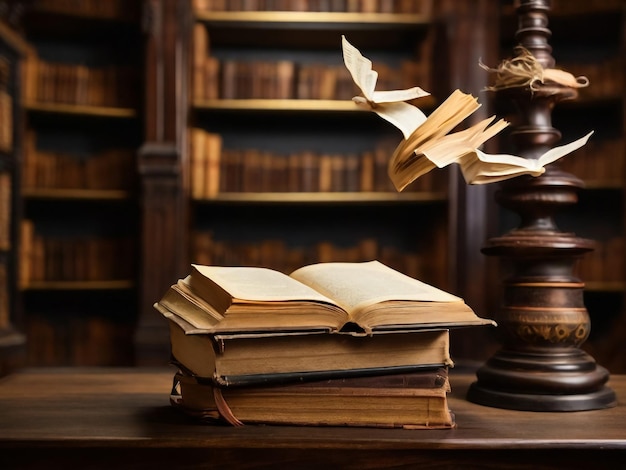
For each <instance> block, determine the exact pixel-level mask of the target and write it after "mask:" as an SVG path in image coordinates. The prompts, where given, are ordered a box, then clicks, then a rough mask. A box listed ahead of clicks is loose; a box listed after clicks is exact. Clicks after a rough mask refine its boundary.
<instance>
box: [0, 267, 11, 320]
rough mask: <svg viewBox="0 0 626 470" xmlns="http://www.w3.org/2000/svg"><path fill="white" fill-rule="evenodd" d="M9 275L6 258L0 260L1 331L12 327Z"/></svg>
mask: <svg viewBox="0 0 626 470" xmlns="http://www.w3.org/2000/svg"><path fill="white" fill-rule="evenodd" d="M10 290H11V289H10V288H9V273H8V268H7V263H6V258H5V257H2V258H0V331H2V330H6V329H7V328H8V327H10V326H11V307H10V306H9V298H10Z"/></svg>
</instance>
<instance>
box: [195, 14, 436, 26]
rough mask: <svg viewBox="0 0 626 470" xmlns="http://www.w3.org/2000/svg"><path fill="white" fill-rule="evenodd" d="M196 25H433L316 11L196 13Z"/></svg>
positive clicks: (402, 17)
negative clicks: (198, 23)
mask: <svg viewBox="0 0 626 470" xmlns="http://www.w3.org/2000/svg"><path fill="white" fill-rule="evenodd" d="M195 18H196V20H197V21H202V22H205V23H208V24H209V25H213V26H214V25H219V26H222V27H242V26H245V27H248V28H254V27H259V28H264V29H267V28H281V27H282V28H293V27H297V28H306V27H314V28H324V29H327V28H333V29H336V28H338V27H341V28H343V29H350V28H351V26H353V27H358V28H363V27H368V28H372V29H389V28H394V29H396V28H415V27H417V26H423V25H427V24H429V23H431V22H432V17H431V16H429V15H421V14H400V13H354V12H317V11H236V12H233V11H196V12H195Z"/></svg>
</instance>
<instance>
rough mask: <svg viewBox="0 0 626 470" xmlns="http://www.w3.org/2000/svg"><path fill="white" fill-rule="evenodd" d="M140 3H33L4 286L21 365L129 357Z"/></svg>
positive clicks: (134, 288)
mask: <svg viewBox="0 0 626 470" xmlns="http://www.w3.org/2000/svg"><path fill="white" fill-rule="evenodd" d="M140 6H141V3H140V2H122V1H111V2H78V3H76V4H74V6H73V7H71V8H70V7H69V4H68V3H67V2H58V1H42V2H36V3H33V4H29V5H27V6H26V7H25V8H24V10H23V14H22V17H21V18H20V23H19V24H20V26H19V30H20V33H21V35H22V37H23V38H24V39H25V41H27V42H28V44H29V45H30V46H31V50H32V53H31V54H29V55H28V57H27V59H26V61H25V81H24V102H23V112H24V117H25V118H24V122H25V130H24V135H23V139H22V141H23V154H22V158H21V166H20V181H19V190H18V192H17V194H18V197H19V203H20V207H21V211H20V215H19V217H18V218H17V219H16V220H17V223H18V225H19V236H18V239H17V240H18V249H17V252H18V256H19V270H18V272H17V273H16V274H17V275H16V277H17V285H16V293H17V297H18V298H19V310H20V314H21V317H22V328H23V331H24V332H25V333H26V336H27V354H26V362H27V364H29V365H32V366H40V365H45V366H65V365H68V366H104V365H130V364H132V363H133V328H134V325H135V322H136V319H137V305H138V292H139V289H140V286H139V284H138V280H139V262H138V252H139V234H140V225H139V222H138V220H139V204H138V176H137V162H136V153H137V150H138V148H139V146H140V144H141V142H142V140H143V135H142V127H141V105H142V100H141V97H140V94H139V93H138V92H137V91H138V90H140V89H141V88H140V85H141V81H142V76H141V73H142V65H141V64H142V57H143V56H142V46H141V45H142V41H141V35H140V27H139V19H140V18H139V12H140Z"/></svg>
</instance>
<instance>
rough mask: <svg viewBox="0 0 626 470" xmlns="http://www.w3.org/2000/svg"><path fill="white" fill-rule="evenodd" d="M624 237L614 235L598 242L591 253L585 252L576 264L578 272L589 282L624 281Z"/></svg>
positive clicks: (625, 274)
mask: <svg viewBox="0 0 626 470" xmlns="http://www.w3.org/2000/svg"><path fill="white" fill-rule="evenodd" d="M624 254H625V252H624V239H623V238H622V237H612V238H609V239H607V240H603V241H602V242H597V243H596V246H595V247H594V250H593V251H592V252H591V253H587V254H585V256H583V257H582V259H581V260H580V261H579V262H578V264H577V265H576V274H577V275H578V276H579V277H580V278H581V279H582V280H583V281H589V282H623V281H624V278H625V276H626V273H625V272H624V268H626V266H625V264H624Z"/></svg>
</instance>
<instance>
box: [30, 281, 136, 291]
mask: <svg viewBox="0 0 626 470" xmlns="http://www.w3.org/2000/svg"><path fill="white" fill-rule="evenodd" d="M134 286H135V283H134V282H133V281H131V280H127V279H122V280H113V281H33V282H30V283H29V284H28V285H26V286H22V287H21V290H22V291H41V290H56V291H60V290H122V289H132V288H133V287H134Z"/></svg>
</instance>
